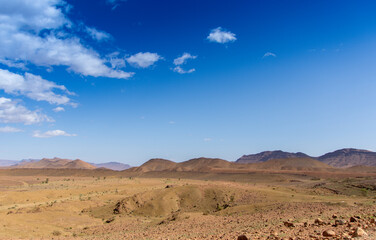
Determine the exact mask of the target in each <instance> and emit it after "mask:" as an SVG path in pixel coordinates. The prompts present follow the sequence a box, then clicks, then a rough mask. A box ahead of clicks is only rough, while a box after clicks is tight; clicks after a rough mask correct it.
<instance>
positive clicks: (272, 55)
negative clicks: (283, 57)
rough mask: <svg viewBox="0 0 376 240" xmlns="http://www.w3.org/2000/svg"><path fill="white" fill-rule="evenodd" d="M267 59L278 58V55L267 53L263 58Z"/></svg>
mask: <svg viewBox="0 0 376 240" xmlns="http://www.w3.org/2000/svg"><path fill="white" fill-rule="evenodd" d="M266 57H277V55H276V54H275V53H272V52H266V53H265V54H264V56H263V57H262V58H266Z"/></svg>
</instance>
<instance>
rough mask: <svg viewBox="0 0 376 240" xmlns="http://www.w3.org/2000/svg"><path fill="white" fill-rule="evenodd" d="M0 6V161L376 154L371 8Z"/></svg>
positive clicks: (170, 2) (58, 1) (56, 2)
mask: <svg viewBox="0 0 376 240" xmlns="http://www.w3.org/2000/svg"><path fill="white" fill-rule="evenodd" d="M0 4H1V6H2V7H1V8H0V143H1V145H0V159H23V158H42V157H55V156H57V157H63V158H72V159H75V158H80V159H83V160H85V161H90V162H107V161H119V162H124V163H129V164H132V165H138V164H141V163H143V162H144V161H146V160H148V159H150V158H154V157H162V158H167V159H171V160H175V161H183V160H187V159H190V158H193V157H200V156H206V157H220V158H224V159H227V160H236V159H237V158H238V157H240V156H241V155H243V154H250V153H256V152H259V151H264V150H276V149H281V150H285V151H292V152H296V151H302V152H305V153H307V154H311V155H314V156H315V155H316V156H317V155H321V154H323V153H325V152H328V151H332V150H335V149H338V148H344V147H355V148H363V149H369V150H376V149H375V144H376V138H375V136H376V125H375V124H374V123H375V122H376V110H375V109H374V106H375V105H376V97H375V92H376V81H375V80H376V79H375V78H376V67H375V59H376V17H375V16H374V15H375V14H374V13H375V10H376V3H375V2H374V1H362V2H361V3H360V2H359V1H324V0H323V1H317V0H316V1H301V0H299V1H298V0H296V1H277V0H276V1H265V0H264V1H246V0H239V1H227V0H226V1H225V0H220V1H218V0H216V1H214V0H207V1H202V0H201V1H198V0H197V1H195V0H190V1H184V0H181V1H176V0H164V1H152V0H128V1H119V0H118V1H116V0H111V1H110V0H96V1H83V0H80V1H78V0H68V1H62V0H35V1H33V2H32V3H31V2H30V1H26V0H14V1H6V0H0Z"/></svg>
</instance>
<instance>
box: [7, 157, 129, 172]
mask: <svg viewBox="0 0 376 240" xmlns="http://www.w3.org/2000/svg"><path fill="white" fill-rule="evenodd" d="M0 167H6V168H55V169H57V168H69V169H95V168H107V169H110V170H115V171H123V170H126V169H128V168H131V166H130V165H128V164H124V163H119V162H105V163H90V162H85V161H82V160H80V159H76V160H70V159H61V158H58V157H55V158H43V159H22V160H20V161H17V160H0Z"/></svg>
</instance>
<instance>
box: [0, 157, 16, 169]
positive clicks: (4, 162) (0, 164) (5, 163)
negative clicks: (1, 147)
mask: <svg viewBox="0 0 376 240" xmlns="http://www.w3.org/2000/svg"><path fill="white" fill-rule="evenodd" d="M18 162H19V161H13V160H1V159H0V167H9V166H12V165H16V164H17V163H18Z"/></svg>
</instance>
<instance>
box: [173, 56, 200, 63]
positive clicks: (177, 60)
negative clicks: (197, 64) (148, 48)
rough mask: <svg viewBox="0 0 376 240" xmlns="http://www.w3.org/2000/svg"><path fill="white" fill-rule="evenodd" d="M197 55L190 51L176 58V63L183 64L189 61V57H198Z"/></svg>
mask: <svg viewBox="0 0 376 240" xmlns="http://www.w3.org/2000/svg"><path fill="white" fill-rule="evenodd" d="M196 58H197V56H192V55H191V54H190V53H183V55H182V56H181V57H178V58H175V59H174V64H175V65H182V64H184V63H186V62H187V60H188V59H196Z"/></svg>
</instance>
